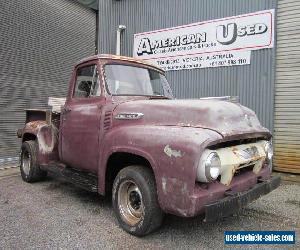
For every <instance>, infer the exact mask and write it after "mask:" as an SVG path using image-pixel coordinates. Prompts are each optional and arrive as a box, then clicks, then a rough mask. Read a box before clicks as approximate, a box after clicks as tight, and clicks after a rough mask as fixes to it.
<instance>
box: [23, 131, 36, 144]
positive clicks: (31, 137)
mask: <svg viewBox="0 0 300 250" xmlns="http://www.w3.org/2000/svg"><path fill="white" fill-rule="evenodd" d="M36 139H37V137H36V135H35V134H34V133H28V132H26V133H24V134H23V137H22V142H25V141H31V140H32V141H35V140H36Z"/></svg>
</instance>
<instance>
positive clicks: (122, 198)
mask: <svg viewBox="0 0 300 250" xmlns="http://www.w3.org/2000/svg"><path fill="white" fill-rule="evenodd" d="M112 203H113V208H114V212H115V214H116V216H117V219H118V221H119V224H120V226H121V227H122V228H123V229H124V230H125V231H126V232H128V233H130V234H132V235H136V236H144V235H147V234H149V233H151V232H153V231H154V230H156V229H158V228H159V227H160V226H161V224H162V220H163V212H162V210H161V208H160V207H159V204H158V200H157V189H156V184H155V178H154V175H153V173H152V171H151V169H149V168H147V167H144V166H129V167H126V168H124V169H122V170H121V171H120V172H119V173H118V175H117V177H116V178H115V181H114V185H113V192H112Z"/></svg>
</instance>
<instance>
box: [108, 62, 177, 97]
mask: <svg viewBox="0 0 300 250" xmlns="http://www.w3.org/2000/svg"><path fill="white" fill-rule="evenodd" d="M104 70H105V76H106V84H107V88H108V91H109V93H110V94H112V95H145V96H165V97H168V98H173V95H172V91H171V88H170V86H169V84H168V82H167V79H166V77H165V76H164V75H163V74H161V73H159V72H158V71H155V70H152V69H146V68H139V67H134V66H128V65H117V64H108V65H105V68H104Z"/></svg>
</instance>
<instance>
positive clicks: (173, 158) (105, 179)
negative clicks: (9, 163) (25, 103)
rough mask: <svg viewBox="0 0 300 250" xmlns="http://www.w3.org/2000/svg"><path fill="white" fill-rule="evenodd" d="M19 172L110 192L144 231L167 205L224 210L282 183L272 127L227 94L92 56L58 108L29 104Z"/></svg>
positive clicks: (130, 227) (124, 223) (77, 70)
mask: <svg viewBox="0 0 300 250" xmlns="http://www.w3.org/2000/svg"><path fill="white" fill-rule="evenodd" d="M18 137H20V138H22V147H21V154H20V162H21V165H20V170H21V175H22V178H23V180H24V181H26V182H35V181H39V180H42V179H43V178H45V176H46V175H47V173H48V172H55V173H56V174H57V173H59V174H60V175H62V176H63V177H64V178H66V180H69V181H70V182H72V183H74V184H76V185H78V186H80V187H82V188H85V189H87V190H89V191H91V192H97V193H99V194H101V195H107V194H109V195H111V197H112V204H113V208H114V211H115V214H116V216H117V218H118V221H119V223H120V226H121V227H122V228H123V229H124V230H125V231H127V232H129V233H131V234H134V235H137V236H143V235H146V234H148V233H150V232H152V231H154V230H155V229H157V228H158V227H159V226H160V225H161V223H162V220H163V216H164V214H165V213H171V214H175V215H178V216H182V217H193V216H196V215H199V214H204V215H205V218H204V220H206V221H211V220H216V219H218V218H220V217H224V216H228V215H230V214H232V213H234V212H235V211H237V210H239V209H240V208H242V207H243V206H246V205H247V204H248V203H249V202H250V201H252V200H255V199H256V198H258V197H260V196H261V195H264V194H267V193H268V192H270V191H272V190H273V189H275V188H277V187H278V186H279V182H280V180H279V178H275V177H271V172H272V156H273V151H272V143H271V134H270V132H269V131H268V130H267V129H266V128H264V127H263V126H261V124H260V122H259V121H258V119H257V117H256V115H255V113H254V112H253V111H252V110H250V109H248V108H246V107H244V106H242V105H241V104H239V103H237V102H236V101H234V100H233V99H232V98H230V97H222V98H203V99H193V100H176V99H174V97H173V94H172V90H171V88H170V86H169V84H168V81H167V79H166V77H165V73H164V71H162V70H161V69H160V68H158V67H156V66H154V65H151V64H149V63H147V62H145V61H141V60H137V59H134V58H129V57H120V56H113V55H95V56H92V57H89V58H86V59H83V60H82V61H80V62H78V63H77V64H76V66H75V67H74V70H73V73H72V76H71V80H70V83H69V90H68V94H67V97H66V100H65V102H63V103H62V107H61V108H56V109H54V108H53V109H49V110H27V111H26V123H25V126H24V127H23V128H22V129H20V130H18Z"/></svg>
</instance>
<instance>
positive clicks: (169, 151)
mask: <svg viewBox="0 0 300 250" xmlns="http://www.w3.org/2000/svg"><path fill="white" fill-rule="evenodd" d="M164 152H165V154H166V155H167V156H169V157H172V156H174V157H175V158H177V157H182V155H183V154H182V153H181V151H180V150H175V149H172V148H171V147H170V145H167V146H165V148H164Z"/></svg>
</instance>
